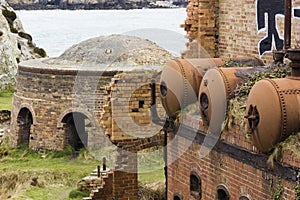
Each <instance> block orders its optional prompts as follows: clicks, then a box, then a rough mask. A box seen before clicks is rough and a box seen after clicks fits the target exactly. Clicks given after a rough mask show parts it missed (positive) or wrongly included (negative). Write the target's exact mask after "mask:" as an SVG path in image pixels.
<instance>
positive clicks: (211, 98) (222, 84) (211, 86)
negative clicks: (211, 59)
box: [198, 67, 249, 126]
mask: <svg viewBox="0 0 300 200" xmlns="http://www.w3.org/2000/svg"><path fill="white" fill-rule="evenodd" d="M246 69H249V67H237V68H214V69H210V70H208V71H207V72H206V74H205V75H204V77H203V80H202V83H201V86H200V90H199V98H198V101H199V106H200V114H201V118H202V121H203V125H205V126H210V125H211V123H210V122H211V121H212V115H214V116H215V117H214V121H219V122H218V123H217V124H218V126H219V125H220V123H222V119H224V116H223V115H224V113H226V109H227V101H228V100H229V99H231V98H232V97H234V90H235V88H236V87H237V85H238V84H242V83H243V82H244V80H243V79H242V78H241V77H238V76H237V75H236V72H237V71H241V70H246ZM213 113H214V114H213ZM218 113H222V114H218ZM215 118H218V119H215Z"/></svg>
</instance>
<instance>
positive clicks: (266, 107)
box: [246, 78, 300, 152]
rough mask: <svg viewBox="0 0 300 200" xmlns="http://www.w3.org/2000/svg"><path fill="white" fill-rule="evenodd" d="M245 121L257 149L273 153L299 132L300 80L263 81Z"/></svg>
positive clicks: (255, 89)
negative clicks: (282, 142)
mask: <svg viewBox="0 0 300 200" xmlns="http://www.w3.org/2000/svg"><path fill="white" fill-rule="evenodd" d="M246 114H247V116H246V118H247V121H248V125H249V129H250V130H249V132H250V134H251V139H252V142H253V144H254V146H255V147H256V148H257V149H258V150H260V151H261V152H268V151H270V150H271V149H272V148H273V147H274V146H275V145H276V144H277V143H278V142H280V141H283V140H284V139H286V138H287V137H288V136H289V135H290V134H292V133H293V132H298V131H300V80H297V79H296V78H294V79H293V78H283V79H263V80H261V81H259V82H257V83H256V84H255V85H254V86H253V88H252V89H251V91H250V93H249V96H248V101H247V107H246Z"/></svg>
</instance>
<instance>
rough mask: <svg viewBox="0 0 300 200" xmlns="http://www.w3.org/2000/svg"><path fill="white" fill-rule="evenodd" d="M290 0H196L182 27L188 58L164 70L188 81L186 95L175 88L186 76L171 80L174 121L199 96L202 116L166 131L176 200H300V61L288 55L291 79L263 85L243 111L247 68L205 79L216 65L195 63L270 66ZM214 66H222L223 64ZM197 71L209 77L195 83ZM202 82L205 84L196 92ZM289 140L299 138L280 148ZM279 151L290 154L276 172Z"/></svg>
mask: <svg viewBox="0 0 300 200" xmlns="http://www.w3.org/2000/svg"><path fill="white" fill-rule="evenodd" d="M285 2H288V1H281V0H278V1H262V0H256V1H226V0H216V1H215V0H212V1H211V0H189V4H188V6H187V19H186V21H185V23H184V24H183V25H182V27H183V28H185V30H186V31H187V37H188V38H189V42H188V48H189V49H188V50H187V51H186V52H184V54H183V56H185V58H186V60H176V61H175V62H174V61H173V63H171V62H170V63H169V64H168V65H167V66H168V68H166V69H164V70H165V71H166V73H170V71H172V70H171V69H173V70H175V71H177V72H178V73H180V74H181V76H182V77H184V78H185V79H186V80H185V81H182V82H181V84H182V85H183V86H184V88H185V90H184V89H183V90H182V92H180V91H179V92H178V91H177V90H176V89H174V84H178V81H179V80H182V79H184V78H181V79H176V78H175V79H176V80H174V82H172V80H168V79H167V78H165V79H164V77H163V78H162V80H161V82H160V83H161V96H162V98H161V99H162V101H163V104H164V107H165V109H166V111H167V113H168V114H169V116H173V118H176V117H177V118H178V115H176V112H177V111H178V110H179V109H181V112H182V109H183V107H185V106H186V105H187V104H189V103H191V102H189V100H190V99H191V98H193V95H194V96H196V97H197V99H194V100H195V101H197V103H196V106H197V107H199V112H198V114H197V113H196V114H194V113H193V112H191V113H192V114H183V115H182V116H181V124H180V125H179V127H177V128H176V124H174V123H173V122H172V121H173V119H170V122H169V124H168V125H166V127H167V128H165V131H166V134H167V136H168V146H167V155H166V158H167V171H166V174H167V196H168V199H172V200H173V199H174V200H183V199H184V200H185V199H222V200H223V199H224V200H227V199H234V200H236V199H239V200H251V199H252V200H253V199H257V200H260V199H299V198H300V197H299V169H300V160H299V134H298V135H297V134H296V135H295V136H290V135H293V134H295V132H299V120H300V118H299V115H298V114H295V115H294V112H297V113H299V109H300V107H299V101H298V100H297V99H299V90H300V82H299V71H298V70H299V65H298V58H295V57H293V51H290V52H289V53H288V54H289V55H288V57H289V58H290V59H291V60H293V63H292V64H291V67H292V75H291V77H288V78H285V79H274V80H271V79H265V80H263V81H260V82H258V83H257V84H256V85H254V87H253V88H252V90H251V92H250V94H249V95H248V100H247V101H246V102H245V104H237V105H238V106H237V107H234V106H235V105H236V104H235V103H232V102H233V101H235V102H236V103H239V102H240V101H243V100H242V99H233V98H234V96H235V95H234V88H236V86H237V85H239V84H243V83H242V82H241V80H238V79H239V78H238V77H237V73H236V71H237V70H239V69H236V68H232V69H230V68H219V69H211V70H208V71H207V72H206V73H205V75H204V76H203V74H204V70H203V67H204V66H207V64H206V62H208V61H209V60H210V61H212V59H203V60H202V65H201V64H197V65H194V66H193V65H191V64H190V62H189V59H187V58H195V57H197V58H199V57H204V58H205V57H220V58H225V59H226V58H235V57H236V56H255V57H260V58H261V59H262V60H263V61H264V62H265V63H266V64H270V63H271V62H272V61H273V59H272V51H274V50H277V51H281V50H282V49H284V47H285V46H286V44H285V40H284V20H285V18H284V13H285ZM292 5H293V6H292V8H291V10H292V18H291V19H292V20H291V22H292V31H291V38H290V40H291V46H290V47H292V48H295V47H296V48H299V46H297V40H299V34H300V30H299V23H300V18H299V8H298V6H299V5H300V1H292ZM283 51H285V50H283ZM295 51H297V50H295ZM213 61H214V62H215V63H216V64H215V65H222V64H220V63H222V61H223V60H222V59H215V60H213ZM199 62H200V63H201V61H200V60H199ZM223 66H226V67H228V66H227V65H226V64H225V65H223ZM195 69H198V70H199V71H198V72H194V71H195ZM195 73H196V74H197V73H200V74H201V75H200V80H196V79H195V78H193V77H195V75H194V74H195ZM163 74H164V71H163ZM201 79H202V82H201V84H199V81H201ZM175 82H176V83H175ZM196 82H197V84H196V86H197V85H198V84H199V85H198V86H197V87H194V85H195V83H196ZM189 85H190V89H187V88H188V86H189ZM172 88H173V91H172ZM169 90H171V91H169ZM176 93H177V94H176ZM174 96H176V98H177V99H176V98H174ZM170 99H173V101H171V100H170ZM176 100H177V101H176ZM235 109H238V110H239V109H240V110H242V111H243V112H242V113H238V112H236V111H235ZM187 112H189V111H187ZM232 113H233V114H232ZM232 115H234V116H235V117H233V118H232ZM238 115H240V117H237V116H238ZM179 117H180V116H179ZM244 117H247V119H245V118H244ZM228 119H231V120H232V121H230V123H229V124H230V126H229V128H228V127H227V128H226V127H225V128H224V126H222V123H223V122H224V120H225V121H226V120H228ZM245 124H246V126H245ZM223 125H224V124H223ZM227 125H228V124H227ZM177 126H178V125H177ZM289 136H290V137H295V140H294V143H289V144H288V145H287V146H286V147H284V145H285V144H284V142H283V143H280V142H282V141H285V140H284V139H286V138H288V137H289ZM287 140H288V139H287ZM287 140H286V142H287ZM274 147H275V149H276V147H279V149H284V148H285V150H284V151H282V152H281V153H282V155H281V156H282V159H281V160H280V159H279V160H277V161H275V163H274V166H273V167H272V166H270V165H269V164H268V162H267V160H268V158H269V156H270V154H271V153H272V152H273V153H274V151H273V148H274ZM277 150H278V148H277ZM294 150H296V151H294ZM295 152H296V153H295ZM297 152H298V153H297Z"/></svg>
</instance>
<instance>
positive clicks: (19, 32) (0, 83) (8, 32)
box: [0, 0, 46, 90]
mask: <svg viewBox="0 0 300 200" xmlns="http://www.w3.org/2000/svg"><path fill="white" fill-rule="evenodd" d="M0 6H1V8H0V53H1V59H0V90H2V89H6V88H8V87H11V86H13V85H14V82H15V80H14V78H15V75H16V71H17V65H18V63H19V62H21V61H24V60H28V59H34V58H40V57H46V52H45V51H44V50H43V49H41V48H38V47H36V46H35V44H34V43H33V41H32V37H31V35H29V34H28V33H26V32H25V30H24V28H23V26H22V23H21V21H20V20H19V18H18V17H17V15H16V13H15V12H14V10H13V9H12V8H11V7H10V6H9V5H8V3H7V2H5V1H4V0H0Z"/></svg>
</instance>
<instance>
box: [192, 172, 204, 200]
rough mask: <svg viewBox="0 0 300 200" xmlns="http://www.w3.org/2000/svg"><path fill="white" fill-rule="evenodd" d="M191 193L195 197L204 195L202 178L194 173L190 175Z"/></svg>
mask: <svg viewBox="0 0 300 200" xmlns="http://www.w3.org/2000/svg"><path fill="white" fill-rule="evenodd" d="M190 194H191V195H192V196H193V197H194V198H195V199H201V197H202V189H201V179H200V178H199V177H198V176H197V175H195V174H194V173H191V175H190Z"/></svg>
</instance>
